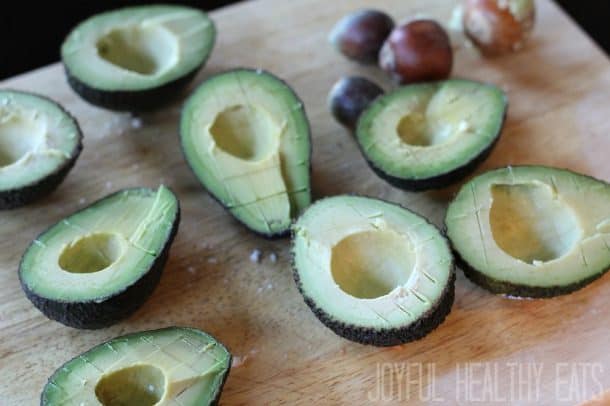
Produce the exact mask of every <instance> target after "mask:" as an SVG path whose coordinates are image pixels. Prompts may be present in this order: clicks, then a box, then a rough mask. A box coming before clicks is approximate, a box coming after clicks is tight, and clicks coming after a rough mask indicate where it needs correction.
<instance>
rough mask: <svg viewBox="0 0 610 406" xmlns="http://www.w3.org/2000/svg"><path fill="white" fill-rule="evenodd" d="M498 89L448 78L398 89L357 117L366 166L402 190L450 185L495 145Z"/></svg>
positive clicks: (501, 100) (502, 101)
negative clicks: (367, 164)
mask: <svg viewBox="0 0 610 406" xmlns="http://www.w3.org/2000/svg"><path fill="white" fill-rule="evenodd" d="M506 108H507V99H506V95H505V94H504V92H502V90H500V89H499V88H497V87H495V86H493V85H488V84H483V83H478V82H473V81H470V80H462V79H450V80H445V81H440V82H430V83H418V84H412V85H408V86H404V87H400V88H398V89H396V90H394V91H393V92H391V93H388V94H386V95H385V96H382V97H380V98H378V99H377V100H376V101H375V102H374V103H372V104H371V105H370V106H369V108H368V109H367V110H366V111H365V112H364V113H363V114H362V115H361V116H360V119H359V120H358V125H357V129H356V138H357V140H358V143H359V145H360V149H361V151H362V153H363V155H364V157H365V158H366V160H367V162H368V163H369V165H370V166H371V168H372V169H373V170H374V171H375V172H376V173H377V175H379V176H380V177H381V178H383V179H385V180H386V181H388V182H389V183H390V184H392V185H394V186H396V187H399V188H402V189H406V190H413V191H419V190H426V189H436V188H442V187H445V186H448V185H450V184H451V183H454V182H456V181H458V180H460V179H462V178H464V177H465V176H466V175H467V174H469V173H470V172H472V171H473V170H474V169H475V168H476V166H477V165H478V164H479V163H481V162H482V161H484V160H485V158H487V156H488V155H489V154H490V153H491V150H492V148H493V146H494V145H495V143H496V142H497V141H498V139H499V136H500V133H501V130H502V126H503V124H504V118H505V115H506Z"/></svg>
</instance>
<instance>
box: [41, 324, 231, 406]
mask: <svg viewBox="0 0 610 406" xmlns="http://www.w3.org/2000/svg"><path fill="white" fill-rule="evenodd" d="M171 328H176V327H175V326H174V327H165V328H163V329H160V330H166V329H171ZM153 331H155V330H153ZM206 334H208V335H209V336H211V335H210V334H209V333H206ZM122 337H125V336H122ZM122 337H114V338H111V339H109V340H107V341H105V342H103V343H102V344H99V345H104V344H106V343H108V342H110V341H112V340H116V339H120V338H122ZM212 338H214V340H215V341H216V343H217V344H218V345H220V346H223V347H224V344H222V343H221V342H220V341H218V340H216V338H215V337H212ZM225 349H226V347H225ZM227 354H229V367H228V368H227V370H226V372H225V373H224V375H223V377H222V382H220V385H218V388H217V389H216V395H215V397H214V400H213V401H212V402H211V403H210V405H209V406H217V405H218V402H219V400H220V395H221V394H222V390H223V388H224V385H225V383H226V382H227V378H228V377H229V373H230V371H231V364H232V362H233V354H231V352H229V351H228V350H227ZM80 356H81V354H79V355H77V356H76V357H74V358H72V359H70V360H68V361H66V362H65V363H64V364H63V365H62V366H61V367H59V368H58V369H57V371H60V370H61V369H62V368H63V367H64V366H65V365H66V364H68V363H69V362H71V361H73V360H75V359H76V358H78V357H80ZM53 375H55V374H53ZM53 375H51V376H50V377H49V379H48V380H47V383H46V384H45V386H44V387H45V388H46V386H47V385H48V384H49V382H51V379H53ZM40 406H55V405H53V404H51V403H49V402H48V401H47V399H45V397H44V389H43V391H42V393H41V395H40Z"/></svg>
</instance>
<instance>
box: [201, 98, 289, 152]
mask: <svg viewBox="0 0 610 406" xmlns="http://www.w3.org/2000/svg"><path fill="white" fill-rule="evenodd" d="M210 134H211V135H212V137H213V138H214V142H215V143H216V145H217V146H218V147H219V148H220V149H222V150H223V151H225V152H226V153H228V154H230V155H233V156H234V157H236V158H239V159H243V160H246V161H260V160H262V159H264V158H266V157H268V156H269V155H271V154H272V153H273V152H274V151H275V150H276V149H277V148H278V146H279V144H278V139H279V135H280V127H279V126H278V125H277V124H276V123H275V121H274V120H273V119H272V118H271V116H270V115H269V113H267V112H266V111H264V110H263V109H261V108H259V107H256V106H254V105H241V104H240V105H235V106H231V107H228V108H226V109H225V110H223V111H222V112H220V113H219V114H218V115H217V116H216V118H215V119H214V122H213V123H212V126H211V127H210Z"/></svg>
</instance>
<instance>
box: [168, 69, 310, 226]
mask: <svg viewBox="0 0 610 406" xmlns="http://www.w3.org/2000/svg"><path fill="white" fill-rule="evenodd" d="M180 132H181V138H182V146H183V150H184V153H185V156H186V158H187V161H188V162H189V164H190V166H191V168H192V169H193V171H194V172H195V174H196V175H197V177H198V178H199V180H200V181H201V182H202V183H203V185H204V186H205V187H206V188H207V189H208V191H209V192H210V193H212V195H213V196H214V197H215V198H216V199H217V200H219V201H220V202H221V203H222V205H223V206H224V207H225V208H227V210H229V212H230V213H231V214H233V215H234V216H235V217H236V218H237V219H238V220H239V221H241V222H242V223H244V224H245V225H246V226H247V227H249V228H250V229H252V230H253V231H255V232H258V233H260V234H263V235H266V236H276V235H281V234H284V233H286V232H287V230H288V229H289V227H290V222H291V219H292V218H293V217H294V216H296V215H298V213H300V212H301V211H302V210H303V209H304V208H305V207H307V206H308V205H309V202H310V199H311V197H310V185H309V154H310V141H309V125H308V123H307V118H306V116H305V113H304V111H303V106H302V104H301V102H300V101H299V100H298V99H297V97H296V96H295V95H294V93H293V92H292V90H290V88H289V87H288V86H287V85H285V84H284V83H283V82H281V81H280V80H278V79H277V78H275V77H273V76H272V75H270V74H268V73H265V72H257V71H250V70H235V71H229V72H226V73H223V74H220V75H217V76H215V77H212V78H211V79H209V80H208V81H206V82H204V83H203V84H202V85H201V86H200V87H199V88H198V89H197V90H196V91H195V93H194V94H193V95H192V96H191V97H190V99H189V100H188V102H187V103H186V105H185V107H184V110H183V114H182V120H181V128H180Z"/></svg>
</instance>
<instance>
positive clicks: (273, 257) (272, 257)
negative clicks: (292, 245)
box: [269, 252, 277, 264]
mask: <svg viewBox="0 0 610 406" xmlns="http://www.w3.org/2000/svg"><path fill="white" fill-rule="evenodd" d="M269 261H271V263H272V264H275V263H276V262H277V254H276V253H275V252H272V253H271V254H269Z"/></svg>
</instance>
